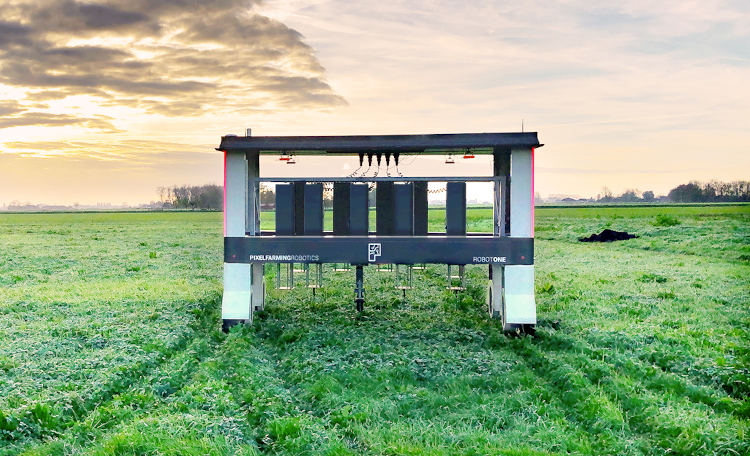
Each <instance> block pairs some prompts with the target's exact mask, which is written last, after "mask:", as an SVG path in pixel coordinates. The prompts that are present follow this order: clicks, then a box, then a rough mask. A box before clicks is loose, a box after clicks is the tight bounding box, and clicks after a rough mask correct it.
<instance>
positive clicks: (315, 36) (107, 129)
mask: <svg viewBox="0 0 750 456" xmlns="http://www.w3.org/2000/svg"><path fill="white" fill-rule="evenodd" d="M0 5H2V6H3V13H2V16H0V45H2V46H0V207H4V206H7V205H9V204H11V203H12V202H15V201H18V202H24V203H25V202H30V203H34V204H48V205H71V204H73V203H74V202H78V203H80V204H82V205H91V204H96V203H103V202H109V203H112V204H115V205H116V204H120V203H121V202H127V203H129V204H142V203H146V202H149V201H155V200H158V191H157V188H158V187H159V186H168V185H173V184H177V185H182V184H188V185H198V184H205V183H211V182H213V183H220V182H221V181H222V169H223V163H222V160H221V154H220V153H218V152H216V151H215V150H214V148H215V147H217V146H218V144H219V139H220V137H221V136H222V135H225V134H232V133H234V134H244V131H245V129H246V128H252V132H253V135H261V136H269V135H343V134H410V133H463V132H483V131H498V132H504V131H519V130H521V129H522V128H523V129H524V130H525V131H537V132H538V134H539V139H540V142H542V143H544V144H545V146H544V147H543V148H541V149H539V151H538V153H537V155H536V184H537V189H536V190H537V191H538V192H539V193H540V194H541V196H542V198H549V197H550V195H555V194H559V195H570V196H571V197H583V198H589V197H594V196H595V195H597V194H598V193H601V192H602V189H603V188H604V187H607V188H609V189H610V190H611V191H612V192H613V193H614V194H621V193H622V192H624V191H626V190H629V189H637V190H640V191H647V190H651V191H653V192H654V193H655V194H656V195H666V194H667V193H668V192H669V190H670V189H671V188H674V187H676V186H677V185H680V184H684V183H687V182H689V181H693V180H697V181H703V182H706V181H710V180H720V181H735V180H747V179H748V177H749V176H748V173H747V170H749V169H750V154H748V153H747V147H748V146H747V144H748V140H749V139H750V117H749V116H747V113H746V111H747V106H749V105H750V88H748V87H747V84H746V83H745V81H747V80H750V48H748V46H747V45H746V43H747V42H749V41H750V20H749V19H750V5H748V4H745V3H742V2H733V1H716V2H713V3H708V4H705V3H701V4H683V3H676V4H671V5H654V4H652V3H648V2H642V1H637V0H631V1H627V2H623V3H621V4H618V5H617V6H612V7H610V6H596V7H593V8H592V7H591V5H590V4H589V3H587V2H583V1H574V2H567V3H566V4H564V5H562V4H547V5H544V6H542V5H541V4H536V3H533V2H532V3H529V2H526V3H524V4H522V5H505V4H501V3H499V2H487V3H482V4H466V5H464V4H459V5H455V4H453V3H449V2H444V1H437V2H430V3H427V2H423V1H413V2H399V3H394V4H376V5H372V4H370V3H365V2H335V1H328V0H316V1H313V2H307V1H305V2H303V1H301V0H284V1H279V2H274V3H273V4H271V3H266V2H263V1H259V0H225V1H222V2H221V3H215V4H212V5H210V6H209V5H205V4H203V2H200V1H198V0H179V1H176V2H169V3H164V2H157V1H154V0H130V1H125V0H107V1H98V2H93V3H91V2H86V3H84V2H78V1H72V0H45V1H44V2H31V1H26V0H21V1H6V0H0ZM522 125H523V127H522Z"/></svg>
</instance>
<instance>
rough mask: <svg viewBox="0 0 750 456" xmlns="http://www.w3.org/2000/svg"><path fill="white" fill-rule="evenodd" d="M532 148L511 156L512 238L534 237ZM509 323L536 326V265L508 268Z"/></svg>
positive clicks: (507, 300) (506, 305) (514, 151)
mask: <svg viewBox="0 0 750 456" xmlns="http://www.w3.org/2000/svg"><path fill="white" fill-rule="evenodd" d="M531 154H532V152H531V149H513V150H511V155H510V173H511V177H510V235H511V236H513V237H534V188H533V185H534V180H533V179H534V170H533V164H534V161H533V158H532V155H531ZM504 283H505V315H504V320H505V323H506V324H536V301H535V299H534V266H506V267H505V277H504Z"/></svg>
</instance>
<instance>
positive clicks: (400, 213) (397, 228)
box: [393, 183, 414, 236]
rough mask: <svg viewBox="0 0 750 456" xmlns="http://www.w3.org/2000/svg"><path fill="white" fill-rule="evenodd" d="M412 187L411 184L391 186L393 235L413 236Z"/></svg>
mask: <svg viewBox="0 0 750 456" xmlns="http://www.w3.org/2000/svg"><path fill="white" fill-rule="evenodd" d="M413 194H414V185H413V184H412V183H406V184H395V185H394V186H393V215H394V218H393V234H396V235H409V236H411V235H412V234H414V200H413Z"/></svg>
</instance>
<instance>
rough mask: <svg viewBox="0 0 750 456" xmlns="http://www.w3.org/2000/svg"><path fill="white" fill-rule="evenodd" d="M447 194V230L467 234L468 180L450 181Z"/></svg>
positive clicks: (460, 234) (451, 232)
mask: <svg viewBox="0 0 750 456" xmlns="http://www.w3.org/2000/svg"><path fill="white" fill-rule="evenodd" d="M446 185H447V189H446V196H445V232H446V234H448V235H450V236H465V235H466V182H448V183H447V184H446Z"/></svg>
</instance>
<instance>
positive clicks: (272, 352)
mask: <svg viewBox="0 0 750 456" xmlns="http://www.w3.org/2000/svg"><path fill="white" fill-rule="evenodd" d="M281 312H283V313H284V314H286V313H287V311H286V310H282V311H281ZM293 318H294V317H293V316H291V315H285V316H280V317H278V319H277V320H276V321H290V320H292V321H293ZM270 323H271V322H264V324H266V327H265V328H266V329H268V328H270V327H271V326H272V325H271V324H270ZM274 323H275V322H274ZM391 323H394V322H385V323H384V324H385V326H389V325H390V324H391ZM282 326H283V324H282ZM292 326H295V325H294V324H293V325H292ZM303 326H304V325H303ZM385 326H384V325H383V324H381V325H380V330H385ZM317 329H319V328H317ZM317 329H316V330H317ZM316 330H313V331H312V332H316ZM328 330H329V331H334V330H332V329H330V328H329V329H328ZM278 337H279V334H277V335H275V336H270V339H268V340H269V341H272V340H274V339H275V338H278ZM387 339H388V338H386V340H383V341H382V342H383V343H386V344H387V343H388V341H387ZM420 340H421V339H420ZM475 342H477V341H475ZM480 345H481V344H480ZM258 347H259V348H260V349H262V350H263V351H264V352H266V353H268V356H269V357H272V358H274V359H276V360H281V359H282V358H283V357H284V356H285V355H286V349H285V348H284V347H283V346H277V345H272V344H264V345H263V346H262V348H261V346H260V345H259V346H258ZM477 349H478V350H479V351H482V350H486V349H487V348H486V347H484V346H481V347H480V346H478V347H477ZM284 378H286V377H284ZM282 381H284V382H285V384H286V385H287V386H286V388H287V389H288V390H289V391H293V392H294V394H293V395H292V396H293V397H294V402H295V403H296V404H297V406H298V407H299V408H301V409H303V410H305V411H310V412H312V413H314V414H315V415H316V416H318V418H320V419H326V417H327V415H329V414H330V413H331V411H332V410H327V409H325V408H321V407H320V406H319V405H317V404H316V403H315V402H313V403H308V402H306V401H305V400H304V399H303V398H305V397H308V396H309V392H308V391H306V390H305V389H304V388H301V387H299V386H298V385H296V384H295V385H288V382H286V380H282ZM427 387H428V388H429V389H433V390H434V389H435V388H436V387H439V385H436V384H429V385H428V386H427ZM562 410H563V408H560V411H562ZM436 413H437V412H436ZM433 418H434V417H432V418H425V419H427V420H428V421H432V420H433ZM565 426H566V427H568V428H570V429H571V430H573V429H575V430H576V433H577V434H580V436H581V437H583V438H584V439H586V432H585V431H584V429H583V427H582V426H580V424H576V423H571V422H569V421H568V420H565ZM482 429H483V430H484V431H486V432H488V434H489V435H491V434H492V433H493V432H495V430H493V429H489V428H485V427H483V428H482ZM342 431H343V432H344V433H345V434H346V435H347V437H349V438H350V441H351V442H352V444H353V445H356V446H361V445H362V442H361V441H360V440H358V439H357V436H358V433H361V432H362V428H361V427H360V426H359V425H355V426H354V428H353V429H350V428H348V427H347V428H344V429H342ZM480 443H481V442H480ZM486 443H487V442H485V444H486ZM569 444H570V442H569ZM587 444H590V441H588V440H587V443H585V444H584V445H583V446H584V447H585V446H586V445H587ZM365 445H366V444H365Z"/></svg>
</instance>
